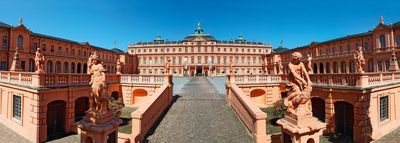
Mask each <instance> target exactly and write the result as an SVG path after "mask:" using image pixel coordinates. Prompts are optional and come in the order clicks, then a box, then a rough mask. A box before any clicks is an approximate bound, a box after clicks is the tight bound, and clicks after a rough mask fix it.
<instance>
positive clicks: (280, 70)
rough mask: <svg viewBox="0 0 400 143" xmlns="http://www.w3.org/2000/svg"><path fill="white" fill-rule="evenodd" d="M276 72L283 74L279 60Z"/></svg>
mask: <svg viewBox="0 0 400 143" xmlns="http://www.w3.org/2000/svg"><path fill="white" fill-rule="evenodd" d="M278 70H279V72H278V74H283V65H282V61H281V60H279V62H278Z"/></svg>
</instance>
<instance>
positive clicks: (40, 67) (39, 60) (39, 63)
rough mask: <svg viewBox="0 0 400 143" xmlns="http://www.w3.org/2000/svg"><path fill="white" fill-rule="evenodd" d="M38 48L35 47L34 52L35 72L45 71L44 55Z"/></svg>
mask: <svg viewBox="0 0 400 143" xmlns="http://www.w3.org/2000/svg"><path fill="white" fill-rule="evenodd" d="M41 51H42V50H41V49H40V48H37V50H36V54H35V66H36V71H35V72H36V73H45V71H44V56H43V54H42V52H41Z"/></svg>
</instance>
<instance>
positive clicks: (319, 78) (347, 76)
mask: <svg viewBox="0 0 400 143" xmlns="http://www.w3.org/2000/svg"><path fill="white" fill-rule="evenodd" d="M280 76H281V79H282V82H287V81H288V80H287V78H288V75H280ZM310 79H311V82H312V83H313V85H317V86H338V87H341V86H343V87H358V88H368V87H374V86H383V85H387V84H392V83H397V82H400V72H381V73H362V74H357V73H331V74H311V75H310Z"/></svg>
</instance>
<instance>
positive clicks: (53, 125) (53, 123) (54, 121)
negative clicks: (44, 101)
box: [47, 101, 66, 140]
mask: <svg viewBox="0 0 400 143" xmlns="http://www.w3.org/2000/svg"><path fill="white" fill-rule="evenodd" d="M65 112H66V103H65V102H64V101H53V102H51V103H49V104H48V105H47V139H48V140H49V139H54V138H57V137H60V136H62V135H64V133H65V130H64V128H65Z"/></svg>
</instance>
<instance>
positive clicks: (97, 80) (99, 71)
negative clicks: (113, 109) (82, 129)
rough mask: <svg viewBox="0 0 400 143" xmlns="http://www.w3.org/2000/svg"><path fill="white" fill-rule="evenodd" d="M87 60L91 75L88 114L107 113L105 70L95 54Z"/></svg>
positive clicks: (107, 96)
mask: <svg viewBox="0 0 400 143" xmlns="http://www.w3.org/2000/svg"><path fill="white" fill-rule="evenodd" d="M89 59H90V60H91V61H90V64H89V67H90V68H89V74H90V75H91V79H90V82H89V84H90V85H91V88H92V89H91V90H90V92H89V104H90V109H89V111H88V112H95V113H107V112H108V100H109V94H108V89H107V84H106V74H105V72H106V71H107V69H105V68H104V67H103V65H102V63H101V61H100V60H99V59H98V56H97V54H96V52H94V54H93V55H91V56H90V57H89Z"/></svg>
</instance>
